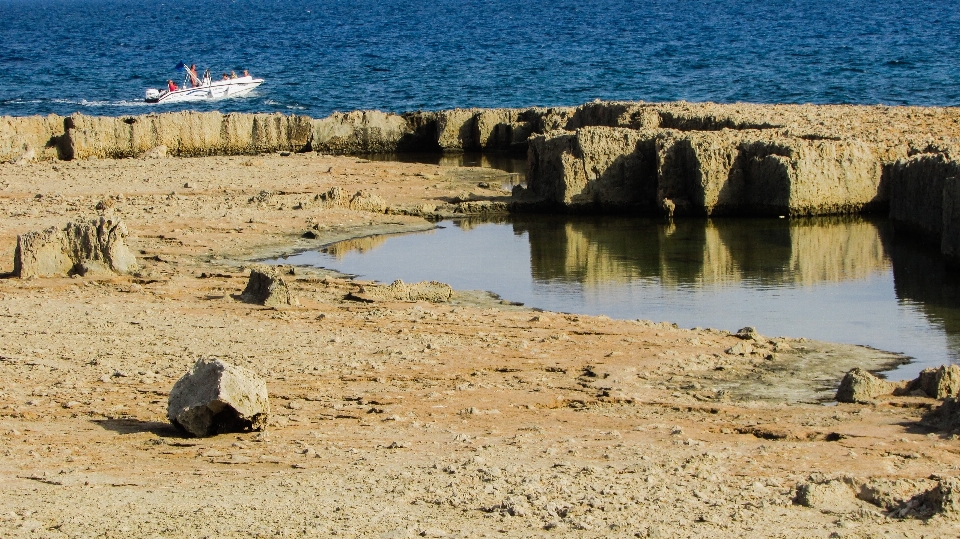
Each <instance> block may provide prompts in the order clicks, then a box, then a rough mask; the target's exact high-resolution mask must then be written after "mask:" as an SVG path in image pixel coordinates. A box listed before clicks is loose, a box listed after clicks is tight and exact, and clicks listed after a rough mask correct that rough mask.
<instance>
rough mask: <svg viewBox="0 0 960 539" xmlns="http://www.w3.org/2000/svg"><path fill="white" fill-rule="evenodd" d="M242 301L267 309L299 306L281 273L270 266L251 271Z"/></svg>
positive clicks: (242, 294) (241, 296)
mask: <svg viewBox="0 0 960 539" xmlns="http://www.w3.org/2000/svg"><path fill="white" fill-rule="evenodd" d="M240 299H241V300H243V301H245V302H247V303H258V304H260V305H265V306H267V307H280V306H284V305H296V304H297V300H296V298H295V297H294V296H293V294H291V293H290V289H289V288H288V287H287V283H286V282H284V280H283V277H281V276H280V272H279V271H278V270H277V269H276V268H273V267H269V266H258V267H255V268H252V269H251V270H250V279H249V280H248V281H247V287H246V288H244V289H243V292H242V293H241V294H240Z"/></svg>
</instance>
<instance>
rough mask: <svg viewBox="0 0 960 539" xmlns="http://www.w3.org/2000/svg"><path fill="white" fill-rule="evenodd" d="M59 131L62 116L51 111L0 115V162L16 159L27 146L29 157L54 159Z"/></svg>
mask: <svg viewBox="0 0 960 539" xmlns="http://www.w3.org/2000/svg"><path fill="white" fill-rule="evenodd" d="M61 135H63V117H61V116H57V115H55V114H51V115H50V116H27V117H9V116H5V117H0V163H6V162H12V161H17V160H19V159H21V157H23V156H24V155H25V154H27V153H29V152H31V150H32V153H33V155H34V157H33V159H56V158H58V157H59V156H60V153H59V152H60V151H61V147H60V143H61Z"/></svg>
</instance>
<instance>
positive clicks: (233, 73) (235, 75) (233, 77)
mask: <svg viewBox="0 0 960 539" xmlns="http://www.w3.org/2000/svg"><path fill="white" fill-rule="evenodd" d="M230 78H231V79H235V78H237V72H236V71H231V72H230Z"/></svg>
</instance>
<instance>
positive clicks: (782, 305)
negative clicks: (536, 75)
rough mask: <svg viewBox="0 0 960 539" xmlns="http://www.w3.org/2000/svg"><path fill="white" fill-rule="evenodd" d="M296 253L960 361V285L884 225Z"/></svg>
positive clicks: (827, 221) (483, 227)
mask: <svg viewBox="0 0 960 539" xmlns="http://www.w3.org/2000/svg"><path fill="white" fill-rule="evenodd" d="M441 227H442V228H439V229H437V230H434V231H431V232H428V233H423V234H411V235H401V236H390V237H378V238H365V239H361V240H355V241H351V242H342V243H339V244H334V245H331V246H328V247H327V248H325V249H323V250H321V251H319V252H306V253H300V254H297V255H294V256H291V257H289V258H287V259H285V260H283V262H285V263H293V264H303V265H315V266H322V267H326V268H330V269H335V270H337V271H341V272H344V273H349V274H355V275H358V276H361V277H362V278H365V279H376V280H379V281H384V282H389V281H392V280H394V279H403V280H404V281H408V282H412V281H421V280H428V279H429V280H437V281H442V282H445V283H448V284H450V285H451V286H453V287H454V288H457V289H463V290H474V289H481V290H489V291H492V292H495V293H497V294H499V295H501V296H502V297H504V298H506V299H509V300H512V301H521V302H524V303H525V304H526V305H528V306H531V307H540V308H543V309H547V310H552V311H563V312H575V313H584V314H605V315H608V316H611V317H614V318H643V319H653V320H657V321H660V320H669V321H671V322H677V323H678V324H680V325H681V326H686V327H693V326H701V327H715V328H723V329H728V330H734V331H735V330H736V329H738V328H740V327H742V326H746V325H752V326H756V327H757V329H758V330H759V331H760V332H761V333H763V334H766V335H770V336H779V335H785V336H791V337H810V338H814V339H819V340H826V341H835V342H846V343H855V344H863V345H868V346H872V347H875V348H880V349H883V350H889V351H894V352H902V353H905V354H907V355H909V356H912V357H914V358H916V361H914V362H912V363H910V364H908V365H905V366H903V367H900V368H898V369H897V370H896V371H894V372H892V373H890V378H892V379H903V378H909V377H913V376H915V375H916V374H917V372H919V370H920V369H922V368H924V367H927V366H935V365H940V364H942V363H945V362H955V363H956V362H960V361H958V359H960V280H957V279H956V278H953V276H952V275H951V274H950V273H949V272H947V271H946V270H945V268H944V267H943V264H942V261H941V259H940V257H939V255H938V254H937V252H936V251H935V250H933V249H930V248H928V247H925V246H919V245H914V244H911V243H908V242H906V241H904V240H901V239H899V238H896V237H894V235H893V233H892V230H891V228H890V226H889V224H888V223H887V222H886V221H884V220H867V219H863V218H859V217H844V218H838V217H828V218H813V219H791V220H787V219H714V220H707V219H704V220H682V221H677V222H675V223H672V224H668V223H665V222H661V221H655V220H647V219H635V218H611V217H603V218H589V217H587V218H569V217H552V216H542V215H536V216H521V217H510V218H508V219H504V220H502V221H499V222H489V221H470V220H464V221H457V222H454V221H447V222H443V223H441Z"/></svg>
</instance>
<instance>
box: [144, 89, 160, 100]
mask: <svg viewBox="0 0 960 539" xmlns="http://www.w3.org/2000/svg"><path fill="white" fill-rule="evenodd" d="M159 100H160V90H157V89H156V88H147V95H146V99H145V101H147V102H148V103H150V102H156V101H159Z"/></svg>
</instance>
